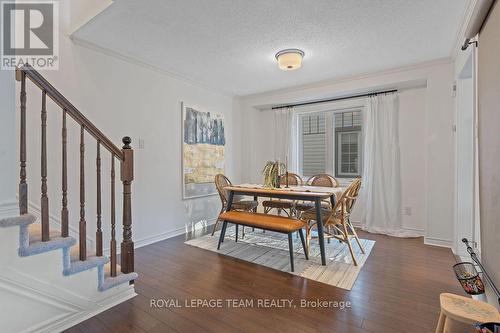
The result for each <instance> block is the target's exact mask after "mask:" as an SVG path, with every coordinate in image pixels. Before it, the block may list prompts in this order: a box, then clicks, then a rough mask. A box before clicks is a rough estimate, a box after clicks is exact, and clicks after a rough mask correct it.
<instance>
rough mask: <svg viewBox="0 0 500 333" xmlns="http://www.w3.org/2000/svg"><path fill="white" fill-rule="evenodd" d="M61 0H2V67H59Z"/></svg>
mask: <svg viewBox="0 0 500 333" xmlns="http://www.w3.org/2000/svg"><path fill="white" fill-rule="evenodd" d="M58 6H59V4H58V2H56V1H1V21H2V24H1V28H2V31H1V46H2V49H1V68H2V69H15V68H16V66H22V65H23V64H30V65H31V66H33V67H34V68H36V69H58V51H59V48H58V46H59V45H58V42H59V29H58V28H59V27H58V20H59V16H58V9H59V8H58Z"/></svg>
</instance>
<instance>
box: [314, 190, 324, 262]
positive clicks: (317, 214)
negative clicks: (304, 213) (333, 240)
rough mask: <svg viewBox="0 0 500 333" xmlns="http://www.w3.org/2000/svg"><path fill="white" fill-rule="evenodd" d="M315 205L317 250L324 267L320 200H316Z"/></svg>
mask: <svg viewBox="0 0 500 333" xmlns="http://www.w3.org/2000/svg"><path fill="white" fill-rule="evenodd" d="M315 203H316V222H317V224H316V225H317V226H318V240H319V249H320V251H321V264H322V265H323V266H325V265H326V255H325V235H324V234H323V218H322V217H321V199H320V198H317V199H316V200H315Z"/></svg>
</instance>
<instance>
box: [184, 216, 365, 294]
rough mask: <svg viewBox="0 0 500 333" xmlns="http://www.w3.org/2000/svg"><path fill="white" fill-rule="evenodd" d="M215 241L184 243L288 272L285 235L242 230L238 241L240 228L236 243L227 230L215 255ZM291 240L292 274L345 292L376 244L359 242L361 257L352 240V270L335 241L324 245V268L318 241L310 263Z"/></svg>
mask: <svg viewBox="0 0 500 333" xmlns="http://www.w3.org/2000/svg"><path fill="white" fill-rule="evenodd" d="M218 240H219V232H216V233H215V235H214V236H211V235H210V234H208V235H205V236H202V237H199V238H194V239H191V240H189V241H186V242H185V243H186V244H188V245H192V246H196V247H199V248H202V249H205V250H209V251H213V252H217V253H220V254H224V255H227V256H230V257H234V258H238V259H242V260H246V261H249V262H253V263H255V264H259V265H263V266H266V267H270V268H274V269H277V270H280V271H284V272H290V257H289V253H288V238H287V235H284V234H280V233H275V232H270V231H266V232H265V233H263V232H262V230H257V229H256V230H255V231H251V228H245V238H243V239H241V228H240V237H239V238H238V242H235V241H234V226H228V229H227V231H226V238H225V240H224V243H223V244H222V245H221V249H220V250H219V251H217V242H218ZM293 240H294V249H295V251H294V252H295V253H294V257H295V261H294V263H295V272H294V273H292V274H295V275H298V276H301V277H304V278H308V279H311V280H315V281H319V282H323V283H326V284H329V285H332V286H335V287H338V288H342V289H347V290H351V289H352V287H353V285H354V283H355V282H356V278H357V277H358V274H359V272H360V270H361V269H362V267H363V264H364V263H365V261H366V259H367V258H368V256H369V255H370V252H371V250H372V248H373V246H374V245H375V241H372V240H367V239H361V244H362V245H363V247H364V249H365V254H362V253H361V250H360V249H359V247H358V244H357V243H356V241H355V240H354V239H353V240H352V246H353V249H354V251H355V255H356V260H357V261H358V266H354V265H353V264H352V258H351V255H350V253H349V249H348V247H347V244H345V243H340V242H338V241H337V240H334V239H332V240H331V241H330V243H328V242H326V241H325V248H326V256H327V265H326V266H322V265H321V257H320V250H319V244H318V240H317V239H313V240H311V249H310V257H309V260H306V259H305V257H304V252H303V251H302V245H301V243H300V238H298V237H295V236H294V237H293Z"/></svg>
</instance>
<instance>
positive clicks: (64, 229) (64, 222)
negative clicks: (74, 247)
mask: <svg viewBox="0 0 500 333" xmlns="http://www.w3.org/2000/svg"><path fill="white" fill-rule="evenodd" d="M66 113H67V111H66V109H64V110H63V119H62V209H61V236H62V237H68V236H69V222H68V217H69V214H68V151H67V144H68V130H67V128H66Z"/></svg>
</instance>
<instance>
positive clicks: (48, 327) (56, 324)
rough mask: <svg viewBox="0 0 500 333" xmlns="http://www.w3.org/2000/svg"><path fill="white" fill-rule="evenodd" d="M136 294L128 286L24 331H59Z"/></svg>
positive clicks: (47, 332) (49, 332)
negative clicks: (100, 299)
mask: <svg viewBox="0 0 500 333" xmlns="http://www.w3.org/2000/svg"><path fill="white" fill-rule="evenodd" d="M136 295H137V294H136V292H135V290H134V288H133V287H132V286H131V287H130V288H127V289H125V290H124V291H123V292H121V293H119V294H117V295H115V296H113V297H110V298H107V299H105V300H104V301H103V302H101V303H99V304H96V306H95V307H93V308H92V309H90V310H87V311H81V312H78V313H75V314H71V315H69V316H64V317H62V318H58V319H56V320H54V321H51V322H49V323H44V325H43V326H38V327H34V328H33V329H29V330H26V331H25V332H26V333H28V332H40V333H53V332H61V331H64V330H66V329H68V328H70V327H73V326H75V325H77V324H79V323H81V322H83V321H85V320H87V319H89V318H92V317H94V316H96V315H98V314H99V313H101V312H104V311H106V310H108V309H110V308H112V307H114V306H116V305H118V304H120V303H122V302H125V301H127V300H129V299H131V298H133V297H135V296H136Z"/></svg>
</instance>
